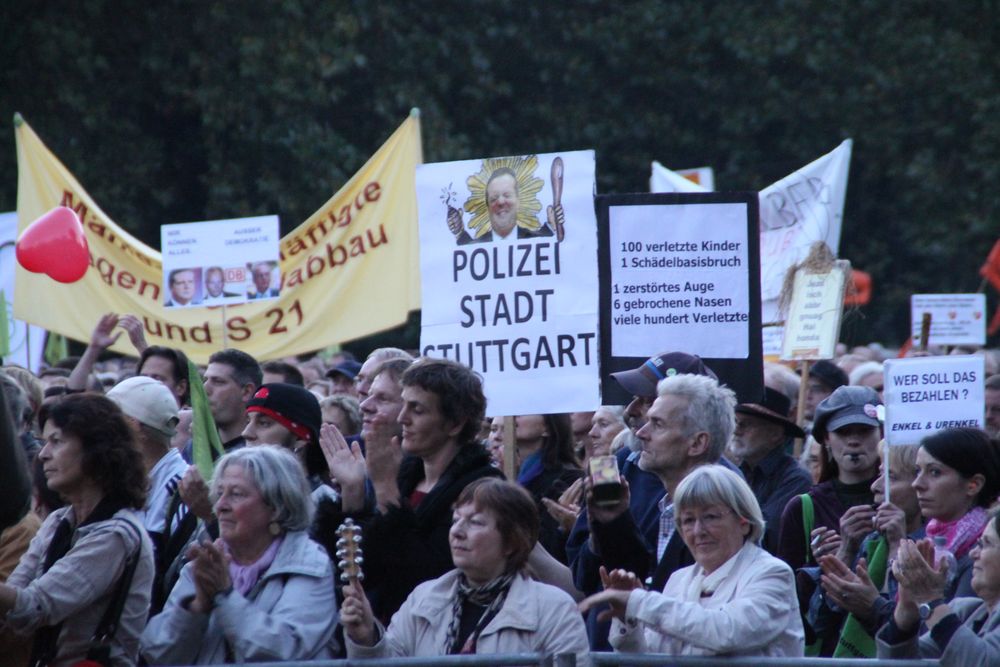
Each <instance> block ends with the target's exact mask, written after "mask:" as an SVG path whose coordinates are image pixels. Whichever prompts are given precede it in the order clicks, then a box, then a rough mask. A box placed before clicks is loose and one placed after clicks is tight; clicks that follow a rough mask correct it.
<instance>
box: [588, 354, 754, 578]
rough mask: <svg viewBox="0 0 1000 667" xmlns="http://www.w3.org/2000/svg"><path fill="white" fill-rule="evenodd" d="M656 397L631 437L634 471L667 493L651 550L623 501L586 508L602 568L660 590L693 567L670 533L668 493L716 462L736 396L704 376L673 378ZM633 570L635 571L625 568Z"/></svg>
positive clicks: (672, 526)
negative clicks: (637, 446)
mask: <svg viewBox="0 0 1000 667" xmlns="http://www.w3.org/2000/svg"><path fill="white" fill-rule="evenodd" d="M656 390H657V397H656V399H655V400H654V401H653V404H652V406H650V408H649V410H648V411H647V413H646V423H645V424H644V425H643V426H642V428H640V429H639V431H638V432H637V433H636V437H638V438H639V441H640V442H641V450H640V455H639V467H640V468H641V469H643V470H645V471H647V472H650V473H652V474H654V475H656V476H657V477H658V478H659V479H660V482H661V483H662V484H663V487H664V489H665V490H666V494H665V495H664V496H663V498H662V499H661V500H660V503H659V509H660V530H659V535H658V540H657V544H656V545H655V551H654V552H653V553H650V552H649V551H648V550H647V547H646V542H645V541H644V540H643V539H642V536H641V535H640V534H639V531H638V530H637V529H636V526H635V524H634V522H633V521H632V517H631V515H630V513H629V512H628V497H627V494H626V495H625V497H624V498H623V499H622V500H621V501H619V502H618V503H616V504H615V505H613V506H604V507H601V506H598V505H596V504H594V503H589V504H588V506H587V511H588V512H589V513H590V516H591V521H592V524H593V526H592V527H593V530H592V537H593V539H594V541H595V543H596V546H597V548H598V550H599V553H601V555H602V556H603V559H604V561H605V562H606V563H607V564H614V566H615V567H620V566H621V565H619V564H623V565H625V567H626V568H627V569H630V570H631V571H632V572H635V573H636V574H638V575H639V576H640V577H645V576H646V575H651V581H650V582H649V587H650V588H651V589H652V590H662V588H663V585H664V584H665V583H666V580H667V579H668V578H669V576H670V575H671V574H672V573H673V572H674V571H675V570H677V569H679V568H681V567H684V566H687V565H690V564H691V563H693V562H694V560H693V558H692V556H691V552H690V551H689V550H688V548H687V547H686V546H685V545H684V542H683V540H681V536H680V533H679V532H678V531H677V530H676V529H675V528H676V526H675V523H674V512H673V502H672V501H671V494H673V492H674V490H675V489H676V488H677V485H678V484H679V483H680V481H681V480H682V479H684V477H685V476H686V475H687V474H688V473H689V472H691V471H692V470H694V469H695V468H697V467H698V466H701V465H705V464H708V463H717V462H719V461H720V460H721V459H722V453H723V451H724V450H725V447H726V444H727V443H728V442H729V439H730V438H731V437H732V435H733V429H734V427H735V416H734V415H735V413H734V409H735V407H736V395H735V394H734V393H733V391H732V390H731V389H729V388H727V387H724V386H721V385H719V382H718V381H717V380H715V379H714V378H711V377H707V376H704V375H685V374H677V375H673V376H671V377H667V378H666V379H664V380H661V381H660V382H659V384H657V387H656ZM629 566H634V567H629Z"/></svg>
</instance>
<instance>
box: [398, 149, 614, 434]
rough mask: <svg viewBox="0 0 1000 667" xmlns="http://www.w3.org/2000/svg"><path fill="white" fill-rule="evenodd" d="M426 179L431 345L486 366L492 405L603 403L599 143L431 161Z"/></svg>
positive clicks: (425, 335) (527, 407) (494, 408)
mask: <svg viewBox="0 0 1000 667" xmlns="http://www.w3.org/2000/svg"><path fill="white" fill-rule="evenodd" d="M416 182H417V199H418V202H419V211H420V268H421V280H422V282H423V310H422V313H421V330H420V350H421V354H423V355H426V356H431V357H443V358H447V359H453V360H455V361H458V362H460V363H463V364H465V365H467V366H469V367H471V368H472V369H473V370H475V371H476V372H478V373H480V374H481V375H482V377H483V380H484V388H485V390H486V397H487V399H488V400H489V407H488V409H489V413H490V414H492V415H517V414H525V413H548V412H571V411H576V410H589V409H593V408H594V407H596V406H597V405H599V404H600V396H599V394H598V358H597V272H596V271H595V270H594V269H595V262H596V256H597V249H596V236H597V233H596V222H595V219H594V209H593V199H592V197H593V192H594V153H593V151H577V152H571V153H559V154H546V155H537V156H536V155H528V156H519V157H502V158H486V159H482V160H465V161H460V162H446V163H439V164H428V165H423V166H421V167H420V168H418V169H417V177H416ZM529 387H535V388H538V389H539V390H538V391H528V388H529Z"/></svg>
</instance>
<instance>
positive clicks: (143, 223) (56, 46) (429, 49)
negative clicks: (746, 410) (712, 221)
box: [0, 0, 1000, 344]
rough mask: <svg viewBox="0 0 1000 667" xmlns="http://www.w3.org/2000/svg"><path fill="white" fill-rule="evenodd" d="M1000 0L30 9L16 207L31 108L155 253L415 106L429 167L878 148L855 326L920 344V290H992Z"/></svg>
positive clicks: (16, 44)
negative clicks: (553, 158)
mask: <svg viewBox="0 0 1000 667" xmlns="http://www.w3.org/2000/svg"><path fill="white" fill-rule="evenodd" d="M997 5H998V2H995V1H987V0H980V1H973V0H970V1H968V2H960V3H945V2H937V1H918V0H912V1H908V2H902V3H900V2H888V1H881V0H852V1H851V2H839V3H838V2H832V3H831V2H828V1H811V0H799V1H794V0H774V1H771V2H764V1H761V2H750V1H742V0H741V1H729V2H705V1H704V0H635V1H632V2H622V3H609V2H598V1H597V0H578V1H576V2H572V3H555V2H539V3H530V2H518V3H514V2H487V1H484V0H462V1H456V0H438V1H436V2H370V1H368V2H366V1H363V0H357V1H354V2H351V1H346V0H338V1H329V0H327V1H322V0H312V1H309V0H272V1H269V2H264V1H253V2H251V1H236V0H214V1H213V2H210V3H206V2H198V1H195V0H159V1H157V2H150V3H145V2H128V1H125V0H118V1H114V0H87V2H80V3H68V2H66V3H64V2H41V3H39V2H29V1H28V0H7V2H4V3H0V26H2V33H0V34H2V39H0V65H2V67H0V138H2V142H3V146H4V148H3V150H2V151H0V174H4V175H5V176H6V177H5V178H3V179H0V210H13V209H14V208H15V206H16V184H17V181H16V173H17V168H16V156H15V151H14V138H13V126H12V117H13V113H14V112H15V111H20V112H21V113H22V114H23V115H24V117H25V119H26V120H27V121H28V122H29V123H31V125H32V127H33V128H34V129H35V130H36V131H37V132H38V133H39V135H40V136H41V137H42V139H43V140H44V141H45V142H47V143H48V145H49V146H50V147H51V148H52V150H53V151H54V152H55V153H56V155H58V156H59V157H60V158H61V159H62V160H63V161H64V162H65V163H66V165H67V166H68V167H69V168H70V170H71V171H73V172H74V173H75V174H76V176H77V177H78V178H79V179H80V181H81V182H82V183H83V184H84V186H85V187H86V188H87V189H88V190H89V191H90V193H91V194H92V195H93V196H94V198H95V199H96V200H97V201H98V202H99V203H100V204H101V206H102V208H104V209H105V211H106V212H107V213H108V214H109V215H110V216H111V217H112V219H114V220H116V221H118V222H119V223H120V224H122V225H123V226H124V227H126V228H127V229H128V230H129V231H130V232H132V233H133V234H135V235H136V236H137V237H139V238H140V239H142V240H143V241H145V242H146V243H148V244H150V245H152V246H154V247H158V246H159V229H158V228H159V225H161V224H163V223H172V222H186V221H194V220H205V219H214V218H223V217H236V216H249V215H262V214H269V213H277V214H279V215H280V216H281V220H282V227H283V230H284V231H288V230H289V229H291V228H293V227H294V226H296V225H297V224H298V223H299V222H301V220H303V219H304V218H305V217H306V216H308V215H309V214H311V213H312V212H313V211H315V210H316V209H317V208H318V207H319V206H320V205H321V204H322V203H323V202H324V201H326V200H327V199H328V198H329V197H330V196H331V195H332V194H333V192H335V191H336V190H337V189H338V188H339V187H340V186H341V185H342V184H343V183H344V182H345V181H346V180H347V179H348V178H349V177H350V175H351V174H352V173H353V172H354V171H355V170H356V169H358V168H359V167H360V166H361V165H362V164H363V163H364V161H365V160H366V159H367V158H368V157H369V156H370V155H371V153H373V152H374V151H375V150H376V149H377V148H378V146H379V145H381V143H382V142H383V141H384V140H385V139H386V138H387V137H388V136H389V134H390V133H391V132H392V131H393V130H394V129H395V128H396V127H397V126H398V125H399V123H401V122H402V120H403V119H404V117H405V116H406V114H407V113H408V112H409V110H410V109H411V107H419V108H420V109H421V112H422V114H421V118H422V128H423V141H424V158H425V160H426V161H427V162H436V161H445V160H456V159H466V158H474V157H482V156H488V155H507V154H522V153H528V152H546V151H555V150H572V149H583V148H594V149H596V151H597V162H598V190H599V191H600V192H604V193H607V192H637V191H645V190H647V189H648V177H649V163H650V161H651V160H653V159H656V160H659V161H660V162H662V163H664V164H665V165H667V166H670V167H674V168H680V167H693V166H702V165H710V166H712V167H714V169H715V171H716V183H717V187H718V188H719V189H723V190H726V189H728V190H759V189H761V188H763V187H765V186H767V185H769V184H770V183H772V182H774V181H776V180H778V179H779V178H781V177H783V176H785V175H786V174H787V173H789V172H791V171H793V170H795V169H797V168H799V167H801V166H803V165H804V164H806V163H808V162H810V161H811V160H813V159H815V158H816V157H818V156H820V155H821V154H823V153H826V152H828V151H829V150H831V149H832V148H834V147H835V146H836V145H837V144H838V143H839V142H840V141H841V140H842V139H844V138H846V137H852V138H853V139H854V141H855V144H854V156H853V160H852V164H851V172H850V183H849V185H848V191H847V206H846V211H845V222H844V232H843V235H842V242H841V253H840V255H841V256H842V257H845V258H848V259H850V260H852V262H853V263H854V265H855V267H857V268H862V269H864V270H867V271H869V272H870V273H871V274H872V275H873V279H874V286H875V291H874V298H873V300H872V302H871V304H870V305H869V306H866V307H864V308H862V309H861V310H860V312H857V313H854V314H852V315H851V316H850V317H849V318H848V319H847V321H846V322H845V326H844V331H843V338H844V339H845V340H847V341H849V342H852V343H866V342H868V341H871V340H880V341H883V342H885V343H887V344H898V343H900V342H902V340H903V339H905V338H906V336H907V335H908V326H909V325H908V322H909V306H908V298H909V295H910V294H911V293H912V292H928V291H931V292H970V291H974V290H975V289H976V288H977V287H978V286H979V282H980V281H979V277H978V275H977V269H978V267H979V265H980V264H981V262H982V260H983V258H984V257H985V256H986V253H987V252H988V250H989V247H990V245H991V244H992V243H993V241H994V240H995V239H996V238H997V236H998V225H997V217H998V212H1000V211H998V209H1000V196H998V191H1000V190H998V187H997V182H998V176H1000V80H998V72H1000V59H998V57H997V53H998V52H1000V51H998V37H1000V18H998V16H1000V11H998V9H1000V7H998V6H997ZM391 288H392V287H391V286H387V289H391ZM991 299H992V296H991Z"/></svg>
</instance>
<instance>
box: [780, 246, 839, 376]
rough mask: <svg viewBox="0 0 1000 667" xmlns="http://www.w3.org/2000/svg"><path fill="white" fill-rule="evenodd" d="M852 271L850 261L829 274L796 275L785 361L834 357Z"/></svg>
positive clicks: (786, 333) (783, 352) (783, 358)
mask: <svg viewBox="0 0 1000 667" xmlns="http://www.w3.org/2000/svg"><path fill="white" fill-rule="evenodd" d="M849 269H850V264H848V263H847V262H838V265H837V266H836V267H834V269H833V270H832V271H830V272H828V273H809V272H807V271H806V270H804V269H799V270H798V271H796V272H795V281H794V283H793V287H792V303H791V306H790V307H789V309H788V318H787V319H786V320H785V338H784V343H783V345H782V348H781V358H782V360H784V361H802V360H814V359H832V358H833V356H834V352H835V351H836V347H837V337H838V336H839V334H840V316H841V313H842V312H843V308H844V286H845V284H846V282H847V281H846V277H847V271H848V270H849Z"/></svg>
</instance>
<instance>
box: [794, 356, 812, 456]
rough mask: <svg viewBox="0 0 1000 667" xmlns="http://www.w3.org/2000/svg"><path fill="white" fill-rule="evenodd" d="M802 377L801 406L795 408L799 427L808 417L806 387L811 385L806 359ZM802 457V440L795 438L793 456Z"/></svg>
mask: <svg viewBox="0 0 1000 667" xmlns="http://www.w3.org/2000/svg"><path fill="white" fill-rule="evenodd" d="M800 377H801V378H802V379H801V381H800V382H799V404H798V405H797V406H796V407H795V423H796V424H798V425H799V426H802V424H803V423H804V422H805V417H806V387H807V385H808V384H809V360H808V359H805V360H803V361H802V370H801V372H800ZM801 455H802V438H795V442H794V444H793V445H792V456H794V457H795V460H798V459H799V456H801Z"/></svg>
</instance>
